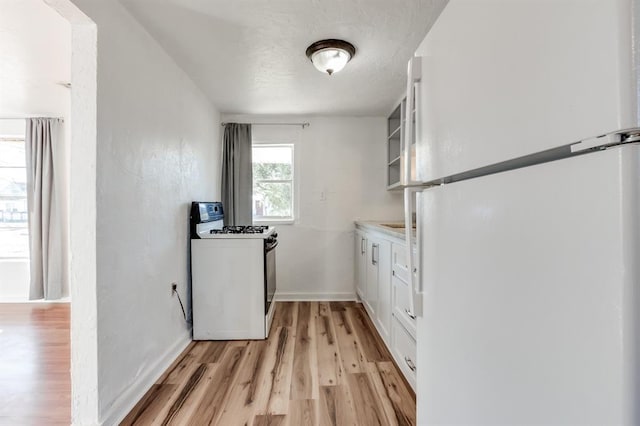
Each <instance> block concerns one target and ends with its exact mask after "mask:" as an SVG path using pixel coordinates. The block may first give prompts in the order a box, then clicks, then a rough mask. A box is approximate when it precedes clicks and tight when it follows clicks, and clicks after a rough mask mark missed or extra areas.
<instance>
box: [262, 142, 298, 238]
mask: <svg viewBox="0 0 640 426" xmlns="http://www.w3.org/2000/svg"><path fill="white" fill-rule="evenodd" d="M256 145H265V146H272V147H291V151H292V157H293V158H292V162H293V164H292V166H293V167H292V170H291V187H292V188H291V198H292V200H291V204H292V206H291V210H292V214H293V217H291V218H288V217H287V218H272V219H268V218H266V219H265V218H263V219H260V220H254V221H253V224H254V225H267V226H270V225H295V224H296V223H298V218H299V217H300V215H299V204H298V199H299V197H298V194H299V189H300V184H299V180H300V179H298V167H297V164H298V154H297V152H298V150H297V149H296V145H297V144H296V142H295V141H290V142H277V143H274V142H270V141H256V140H253V141H252V143H251V146H252V147H253V146H256ZM274 182H276V181H275V180H274ZM283 182H289V180H283Z"/></svg>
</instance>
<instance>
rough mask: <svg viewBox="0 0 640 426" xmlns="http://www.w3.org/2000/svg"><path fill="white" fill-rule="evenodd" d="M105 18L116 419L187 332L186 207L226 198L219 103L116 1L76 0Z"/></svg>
mask: <svg viewBox="0 0 640 426" xmlns="http://www.w3.org/2000/svg"><path fill="white" fill-rule="evenodd" d="M75 4H76V5H78V7H79V8H80V9H81V10H82V11H83V12H84V13H86V14H87V15H88V16H89V17H90V18H91V19H92V20H93V21H94V22H95V23H96V24H97V29H98V47H97V51H98V71H97V75H98V104H97V111H98V129H97V138H98V142H97V286H98V288H97V308H98V317H97V327H98V329H97V334H98V395H99V413H100V414H99V417H100V420H101V422H104V423H105V424H113V423H116V422H117V421H119V420H120V419H121V417H122V416H123V415H124V414H126V412H127V411H128V410H129V409H130V408H131V407H132V406H133V404H135V402H136V401H137V400H138V399H139V398H140V397H141V396H142V394H143V393H144V391H146V390H147V388H148V387H149V386H150V385H151V384H152V383H153V382H154V381H155V380H156V379H157V377H158V376H159V375H160V374H161V373H162V371H164V369H165V368H166V367H167V366H168V364H169V363H170V362H171V361H172V360H173V359H174V358H175V357H176V356H177V354H178V353H179V352H180V351H181V350H182V349H183V348H184V347H185V346H186V344H187V343H188V341H189V340H190V338H191V333H190V327H189V326H188V325H187V324H186V323H185V321H184V319H183V318H182V312H181V310H180V306H179V304H178V301H177V299H176V298H175V297H172V295H171V291H170V283H171V282H173V281H175V282H177V283H178V290H179V292H180V294H181V296H182V299H183V301H185V300H187V301H188V300H189V297H188V290H187V283H188V265H189V259H188V246H189V236H188V218H189V208H188V207H189V203H190V202H191V201H192V200H195V199H215V198H219V186H220V185H219V162H220V160H219V152H220V119H219V113H218V111H217V110H216V109H215V107H213V106H212V105H211V104H210V102H209V101H208V100H207V99H206V98H205V97H204V95H203V94H202V93H201V92H200V90H198V89H197V88H196V86H195V85H194V84H193V83H192V82H191V80H189V78H188V77H187V76H186V75H185V74H184V72H183V71H182V70H181V69H180V68H179V67H178V66H177V65H176V64H175V63H174V62H173V61H172V59H171V58H170V57H169V56H168V55H167V54H166V53H165V52H164V51H163V50H162V49H161V48H160V47H159V46H158V44H157V43H156V42H155V41H154V40H153V39H152V38H151V37H150V36H149V35H148V34H147V33H146V32H145V31H144V30H143V29H142V27H141V26H140V25H139V24H138V23H137V22H136V21H135V20H134V19H133V18H132V17H131V16H130V15H129V14H128V13H127V12H126V11H125V10H124V9H123V8H122V6H121V5H120V3H118V2H116V1H99V2H98V1H91V0H76V1H75Z"/></svg>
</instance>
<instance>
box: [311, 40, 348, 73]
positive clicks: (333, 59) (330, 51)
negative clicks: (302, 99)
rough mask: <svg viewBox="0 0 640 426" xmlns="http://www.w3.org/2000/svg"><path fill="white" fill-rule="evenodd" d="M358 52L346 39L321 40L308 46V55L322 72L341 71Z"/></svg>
mask: <svg viewBox="0 0 640 426" xmlns="http://www.w3.org/2000/svg"><path fill="white" fill-rule="evenodd" d="M355 54H356V48H355V47H354V46H353V44H351V43H349V42H346V41H344V40H336V39H328V40H320V41H316V42H315V43H313V44H312V45H311V46H309V47H307V57H308V58H309V59H310V60H311V62H312V63H313V66H314V67H316V69H317V70H318V71H320V72H326V73H327V74H329V75H331V74H333V73H335V72H338V71H340V70H341V69H342V68H344V66H345V65H347V62H349V61H350V60H351V58H353V56H354V55H355Z"/></svg>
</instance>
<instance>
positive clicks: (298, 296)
mask: <svg viewBox="0 0 640 426" xmlns="http://www.w3.org/2000/svg"><path fill="white" fill-rule="evenodd" d="M275 299H276V302H345V301H348V302H351V301H354V300H356V294H355V293H298V292H277V293H276V295H275Z"/></svg>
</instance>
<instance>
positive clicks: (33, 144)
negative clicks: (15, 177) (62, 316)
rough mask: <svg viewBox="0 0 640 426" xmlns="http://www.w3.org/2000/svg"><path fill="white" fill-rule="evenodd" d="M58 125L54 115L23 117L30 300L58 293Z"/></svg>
mask: <svg viewBox="0 0 640 426" xmlns="http://www.w3.org/2000/svg"><path fill="white" fill-rule="evenodd" d="M61 127H62V122H61V120H59V119H55V118H31V119H28V120H27V129H26V133H25V148H26V155H27V206H28V208H29V251H30V264H31V287H30V289H29V299H31V300H34V299H46V300H55V299H59V298H60V297H62V266H63V261H62V235H61V217H60V210H59V206H58V201H57V197H56V184H55V181H56V171H55V170H54V164H56V154H57V153H59V152H61V149H60V144H61V143H62V140H61V139H62V138H61ZM58 155H59V154H58Z"/></svg>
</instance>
